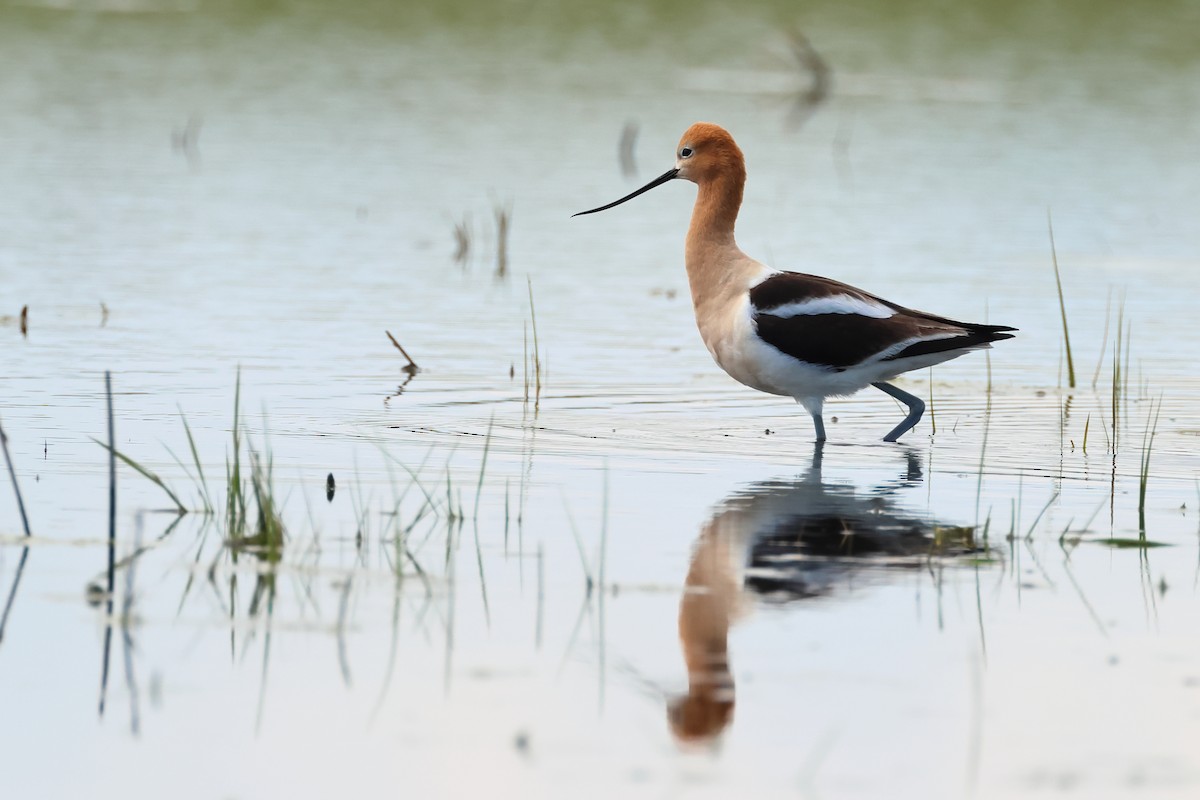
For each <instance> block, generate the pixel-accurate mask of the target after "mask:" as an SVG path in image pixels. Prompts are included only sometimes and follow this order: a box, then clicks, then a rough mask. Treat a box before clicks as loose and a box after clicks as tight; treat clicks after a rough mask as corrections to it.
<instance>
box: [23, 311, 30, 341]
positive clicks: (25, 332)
mask: <svg viewBox="0 0 1200 800" xmlns="http://www.w3.org/2000/svg"><path fill="white" fill-rule="evenodd" d="M21 335H22V336H24V337H25V338H26V339H28V338H29V306H28V305H24V306H21Z"/></svg>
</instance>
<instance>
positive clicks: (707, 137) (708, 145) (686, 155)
mask: <svg viewBox="0 0 1200 800" xmlns="http://www.w3.org/2000/svg"><path fill="white" fill-rule="evenodd" d="M675 159H676V160H675V168H676V169H678V170H679V172H678V173H677V177H680V178H684V179H685V180H689V181H692V182H693V183H705V182H707V181H710V180H714V179H716V178H719V177H722V176H726V175H731V176H733V177H735V178H738V179H741V180H745V178H746V159H745V158H744V157H743V156H742V150H741V148H740V147H738V146H737V142H735V141H734V140H733V137H732V136H730V135H729V131H727V130H725V129H724V128H722V127H721V126H720V125H713V124H712V123H711V122H697V123H696V124H694V125H692V126H691V127H690V128H688V129H687V130H686V131H684V132H683V136H682V137H680V139H679V147H678V148H677V149H676V150H675Z"/></svg>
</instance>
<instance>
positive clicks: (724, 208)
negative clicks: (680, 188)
mask: <svg viewBox="0 0 1200 800" xmlns="http://www.w3.org/2000/svg"><path fill="white" fill-rule="evenodd" d="M745 186H746V174H745V172H744V171H743V172H734V171H730V172H726V173H722V174H721V175H720V176H718V177H716V178H713V179H712V180H707V181H705V182H704V183H701V184H700V186H699V191H697V192H696V205H695V206H694V207H693V208H692V224H691V227H689V228H688V237H687V241H688V250H691V249H692V248H693V247H706V246H708V247H711V246H720V245H733V244H734V241H733V228H734V226H735V225H736V224H737V215H738V209H740V208H741V207H742V191H743V189H744V188H745Z"/></svg>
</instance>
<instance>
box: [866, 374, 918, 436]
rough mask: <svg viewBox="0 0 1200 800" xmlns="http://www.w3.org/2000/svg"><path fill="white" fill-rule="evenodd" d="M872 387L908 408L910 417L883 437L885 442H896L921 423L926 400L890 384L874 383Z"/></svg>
mask: <svg viewBox="0 0 1200 800" xmlns="http://www.w3.org/2000/svg"><path fill="white" fill-rule="evenodd" d="M871 385H872V386H874V387H875V388H876V389H878V390H879V391H881V392H884V393H886V394H890V395H891V396H892V397H894V398H896V399H897V400H899V401H900V402H901V403H904V405H906V406H908V416H907V417H905V418H904V422H901V423H900V424H899V425H897V426H896V427H895V428H893V429H892V432H891V433H889V434H888V435H887V436H885V437H883V440H884V441H885V442H894V441H896V440H897V439H899V438H900V437H901V436H903V435H904V434H906V433H908V432H909V431H910V430H912V427H913V426H914V425H916V424H917V423H918V422H920V421H921V417H922V416H923V415H924V414H925V401H924V400H922V399H921V398H919V397H917V396H916V395H912V394H909V393H908V392H906V391H904V390H903V389H897V388H896V387H895V386H892V385H891V384H890V383H883V382H882V381H880V382H879V383H872V384H871Z"/></svg>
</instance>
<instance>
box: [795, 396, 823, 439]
mask: <svg viewBox="0 0 1200 800" xmlns="http://www.w3.org/2000/svg"><path fill="white" fill-rule="evenodd" d="M824 400H825V398H823V397H815V398H813V397H806V398H797V399H796V402H797V403H799V404H800V405H802V406H804V410H805V411H807V412H808V413H809V414H810V415H812V420H813V428H814V429H815V430H816V433H817V441H818V442H823V441H825V420H824V419H822V418H821V408H822V407H823V406H824V405H825V403H824Z"/></svg>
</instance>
